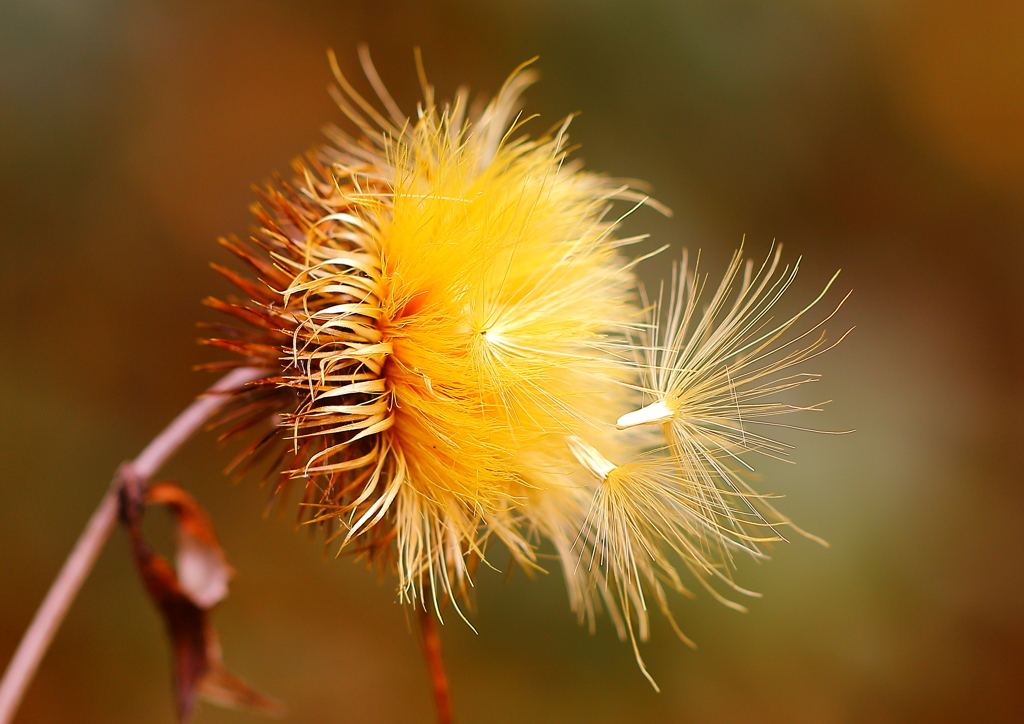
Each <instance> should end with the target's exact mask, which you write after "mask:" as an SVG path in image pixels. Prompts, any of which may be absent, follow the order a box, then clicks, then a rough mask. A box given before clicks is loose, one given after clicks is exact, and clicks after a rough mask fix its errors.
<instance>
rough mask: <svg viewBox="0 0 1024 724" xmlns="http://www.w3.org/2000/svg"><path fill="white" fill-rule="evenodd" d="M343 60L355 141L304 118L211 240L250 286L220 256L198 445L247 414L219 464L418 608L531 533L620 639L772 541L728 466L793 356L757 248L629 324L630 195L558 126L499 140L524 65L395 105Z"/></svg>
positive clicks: (519, 122)
mask: <svg viewBox="0 0 1024 724" xmlns="http://www.w3.org/2000/svg"><path fill="white" fill-rule="evenodd" d="M363 61H364V69H365V70H366V73H367V77H368V79H369V81H370V83H371V85H372V86H373V87H374V90H375V92H376V94H377V96H378V104H376V105H375V104H374V103H370V102H369V101H367V100H365V99H364V98H363V97H362V96H360V95H359V94H358V93H357V92H356V91H355V89H354V88H353V87H352V86H351V85H350V84H349V83H348V81H347V80H346V79H345V78H344V76H343V75H342V74H341V72H340V70H338V68H337V65H336V64H335V65H334V69H335V75H336V77H337V79H338V82H339V85H340V86H341V89H340V90H339V91H337V92H336V100H337V102H338V104H339V106H340V107H341V109H342V111H343V112H344V113H345V115H346V116H348V118H349V120H350V121H351V123H352V124H353V125H354V126H355V128H356V129H357V134H356V136H351V135H349V134H347V133H345V132H344V131H342V130H340V129H331V130H330V131H329V132H328V133H329V136H330V138H331V140H332V145H330V146H329V147H326V148H324V149H321V150H320V151H319V152H317V153H315V154H312V155H310V156H309V158H307V159H306V160H304V161H302V162H299V163H297V165H296V172H297V177H296V180H295V181H294V182H293V183H291V184H285V183H283V182H279V183H277V184H276V185H274V186H271V187H270V188H268V189H267V190H266V191H265V192H263V204H262V205H259V206H256V207H254V213H255V215H256V218H257V220H258V223H259V226H260V229H259V231H258V233H257V234H256V235H255V236H254V237H253V238H252V239H251V240H250V241H249V242H241V241H239V240H237V239H227V240H224V243H225V245H226V246H227V247H228V248H229V249H231V250H232V251H234V252H235V253H236V254H237V255H238V256H240V257H241V258H242V259H244V260H245V261H246V262H247V263H248V264H249V265H250V266H251V267H252V268H253V269H254V270H255V273H256V277H257V279H256V280H253V279H250V278H248V277H246V276H243V275H240V274H237V273H235V272H233V271H230V270H226V269H222V270H221V271H222V272H223V273H224V274H225V275H227V276H228V278H230V279H231V280H232V281H233V282H234V283H235V284H236V285H237V286H238V287H239V288H240V289H241V290H242V292H243V294H244V298H243V299H241V300H237V301H231V302H222V301H218V300H210V301H209V304H211V305H212V306H214V307H216V308H218V309H220V310H222V311H224V312H227V313H229V314H231V315H233V316H234V317H235V318H236V319H237V320H239V321H241V322H243V323H244V325H245V327H244V329H236V328H234V327H230V326H224V327H219V328H218V332H219V335H217V336H215V337H214V338H213V339H211V340H209V342H210V343H212V344H215V345H218V346H221V347H225V348H228V349H230V350H232V351H235V352H238V353H240V354H241V355H242V356H243V358H244V359H242V360H239V361H237V362H227V363H219V364H218V365H214V366H221V367H224V366H231V365H233V364H234V365H241V364H247V365H253V364H255V365H260V366H262V367H264V368H266V369H267V370H268V373H267V375H266V377H265V378H264V379H262V380H260V381H259V382H258V383H256V384H254V385H250V386H249V387H247V388H245V389H244V390H240V391H239V393H238V395H237V396H236V404H235V406H234V408H233V409H232V411H231V413H229V416H228V418H226V420H225V422H227V423H230V426H229V427H228V428H227V430H226V432H225V435H235V434H238V433H240V432H242V431H243V430H247V429H248V428H250V427H254V426H258V425H260V424H263V423H264V422H265V421H266V420H268V419H269V420H271V421H272V422H273V425H272V426H271V429H270V430H269V431H268V432H266V433H264V434H263V435H262V436H259V437H256V439H254V440H253V441H252V442H251V444H250V445H249V446H248V447H247V448H246V449H245V450H243V452H242V454H241V455H240V456H239V458H238V461H237V462H238V464H239V465H240V467H241V468H242V469H247V468H250V467H252V466H253V465H254V464H257V462H260V461H262V462H263V463H265V464H267V465H268V466H269V468H270V469H271V470H274V471H276V473H275V474H276V478H275V484H274V486H273V487H274V491H275V492H277V491H278V490H280V489H282V488H284V487H285V486H286V485H288V484H289V483H290V482H291V481H299V482H300V483H301V487H302V490H303V499H302V506H301V508H300V509H301V511H302V515H303V517H304V518H305V519H306V520H308V521H312V522H317V523H319V524H321V525H323V526H324V527H325V528H326V529H327V530H328V540H334V539H336V538H339V537H340V542H341V544H342V547H347V548H348V549H352V550H355V551H357V552H359V553H362V554H364V555H366V556H367V557H368V558H369V559H370V561H371V562H376V563H378V564H379V565H381V566H383V567H386V568H390V569H392V570H394V571H396V572H397V575H398V593H399V597H400V598H401V599H403V600H407V601H411V602H413V603H416V604H418V605H424V606H427V605H430V606H432V607H433V608H434V609H435V610H436V611H437V613H438V615H440V612H441V606H442V604H443V603H444V602H446V601H450V602H452V603H454V604H455V605H456V606H457V605H458V604H457V600H458V599H459V598H460V595H464V594H465V592H466V587H467V584H469V583H470V576H471V575H472V572H473V570H474V567H475V565H476V564H477V563H478V562H479V561H480V560H483V559H484V557H485V549H486V547H487V545H488V544H489V543H490V542H491V541H492V540H493V541H495V542H500V543H502V544H504V545H505V546H506V547H507V548H508V549H509V550H510V551H511V553H512V556H513V558H514V559H515V560H516V561H517V562H518V563H519V564H520V565H521V566H523V567H525V568H527V569H529V568H535V567H538V558H537V548H538V546H539V545H540V542H541V541H542V540H544V539H546V540H548V541H550V544H551V545H553V546H554V548H555V551H556V553H557V554H558V556H559V558H560V559H561V562H562V566H563V569H564V573H565V577H566V582H567V584H568V588H569V592H570V599H571V603H572V605H573V608H574V609H575V610H576V611H577V613H578V614H579V616H580V618H581V620H583V619H589V621H590V622H591V625H593V616H594V614H595V612H596V611H597V610H598V609H599V608H600V606H601V604H602V603H603V604H605V605H606V606H607V607H608V609H609V611H610V613H611V615H612V618H613V620H614V621H615V623H616V626H617V627H618V629H619V632H620V635H622V636H623V637H625V636H626V635H627V634H628V635H629V636H630V637H631V638H632V640H633V642H634V647H635V645H636V636H635V634H634V626H637V627H638V631H639V635H640V638H645V637H646V633H647V629H648V620H647V613H646V611H647V601H648V598H650V597H653V600H654V601H656V602H657V605H658V606H659V608H660V609H661V610H662V611H663V612H665V613H666V614H668V604H667V594H666V590H665V589H666V588H670V589H675V590H678V591H684V590H685V589H684V588H683V583H682V580H681V578H680V576H679V574H678V572H677V568H678V567H680V566H682V567H683V568H686V569H688V570H689V571H691V572H692V573H693V574H695V575H696V578H697V579H698V580H699V581H701V583H702V584H704V585H706V586H707V587H708V588H709V590H711V591H712V592H714V591H715V589H714V588H713V587H711V586H710V585H708V582H707V580H706V579H708V578H718V579H720V580H721V581H724V582H725V583H726V584H728V585H732V582H731V578H730V575H729V570H730V566H731V562H732V556H733V554H734V553H735V552H737V551H744V552H747V553H751V554H753V555H761V553H760V551H759V549H758V544H759V543H763V542H764V541H766V540H775V539H778V535H777V533H776V532H775V530H776V528H775V527H776V526H778V525H782V524H784V523H785V522H786V521H785V519H784V518H782V517H781V516H780V515H778V514H777V513H776V512H775V511H774V509H772V508H770V507H767V506H766V505H765V504H763V502H761V501H760V499H759V498H757V496H755V495H754V494H753V492H752V491H750V490H749V489H748V488H746V487H745V484H744V483H743V481H742V474H741V472H740V471H739V469H738V468H737V467H736V465H735V464H734V463H735V462H737V461H738V460H739V453H741V452H743V451H744V450H747V449H754V450H758V451H761V452H768V453H776V452H779V450H781V448H780V447H779V445H780V444H779V443H774V442H773V441H772V440H771V439H770V438H768V437H764V436H759V435H758V434H755V433H754V432H753V431H748V422H749V421H752V420H760V419H761V418H764V417H767V416H770V415H773V414H776V413H778V412H782V411H786V410H788V409H792V408H786V407H785V406H782V405H779V404H778V403H775V402H765V401H763V400H765V399H766V398H768V397H770V396H773V395H774V394H775V393H777V392H781V391H783V390H785V389H787V388H789V387H792V386H794V385H795V384H798V383H799V382H798V381H797V380H798V379H801V378H790V377H782V378H781V379H778V375H777V374H776V373H778V372H780V371H783V370H787V369H788V368H789V367H791V366H793V365H795V364H797V363H798V362H803V361H805V360H806V359H807V358H809V357H810V356H813V354H815V353H816V351H818V350H819V347H820V345H819V346H816V345H817V343H814V344H811V345H805V344H803V343H802V342H801V339H802V338H801V337H797V338H796V339H795V340H792V341H790V342H783V341H782V340H783V338H784V337H785V336H786V333H787V332H788V331H789V329H790V327H791V326H792V325H793V324H794V323H795V322H796V321H797V319H798V318H799V315H798V316H797V317H796V318H794V319H792V320H790V321H789V322H788V323H786V324H784V325H781V326H779V325H776V326H775V327H774V328H772V329H768V328H766V327H765V325H766V324H767V322H766V319H767V310H769V309H771V307H772V306H773V305H774V304H775V302H776V301H777V300H778V296H779V295H780V294H781V292H782V291H784V289H785V286H787V285H788V281H784V282H783V283H781V285H780V283H779V282H770V281H769V279H771V278H772V276H773V275H774V273H775V266H776V265H777V263H778V255H777V254H776V255H775V257H773V261H770V263H769V267H768V268H767V269H766V270H765V269H763V270H762V273H761V274H759V275H757V276H753V277H752V276H751V274H750V270H749V269H750V268H749V267H747V272H745V276H744V278H743V281H742V283H741V284H740V286H739V288H738V293H736V294H733V285H734V283H735V280H736V277H737V273H738V272H737V270H738V269H739V268H740V266H742V264H741V262H740V260H739V256H737V259H736V260H735V261H734V264H733V266H732V267H730V270H729V272H728V274H727V276H726V281H725V282H724V283H723V286H722V288H720V289H719V291H718V292H717V293H716V294H715V295H714V297H713V298H712V300H711V301H710V302H709V303H708V305H707V308H706V309H705V310H704V311H699V309H698V299H699V298H700V293H699V290H700V288H701V287H702V283H698V282H697V281H696V277H694V276H693V275H692V274H690V273H688V272H687V271H686V268H685V266H684V267H683V269H682V271H681V272H679V274H678V275H677V280H676V284H675V286H674V287H673V290H672V292H671V293H670V300H669V303H668V305H667V308H666V309H667V311H666V312H665V313H662V311H660V310H661V309H662V306H663V305H653V307H652V306H651V305H646V306H647V307H648V311H649V312H650V311H651V309H653V312H652V314H653V316H652V317H651V318H650V319H648V320H647V321H646V322H645V318H644V307H645V305H644V304H643V303H642V302H641V295H640V294H638V293H637V291H636V280H635V278H634V274H633V266H634V265H635V263H636V262H635V261H630V260H628V259H626V258H624V257H623V256H622V255H621V249H622V247H623V246H624V245H626V244H628V243H629V242H632V241H635V240H636V239H622V238H619V237H618V236H617V235H616V230H617V227H618V222H619V220H620V219H621V217H622V215H623V214H624V213H628V211H629V210H630V209H631V208H635V207H636V206H638V205H643V204H647V205H654V206H656V204H653V202H650V201H649V200H648V199H647V198H646V197H645V196H643V195H642V194H640V193H639V192H638V191H636V190H635V189H633V188H631V187H630V186H629V185H628V184H624V183H621V182H618V181H615V180H612V179H608V178H604V177H601V176H597V175H594V174H592V173H588V172H586V171H584V170H583V169H582V167H581V166H580V165H579V164H578V163H577V162H574V161H572V160H571V159H569V158H568V154H567V150H566V143H567V135H566V132H567V127H568V121H566V122H564V123H562V124H560V125H558V126H556V127H554V128H553V129H552V130H551V131H549V132H547V133H543V134H541V135H539V136H538V137H530V136H528V135H527V134H526V133H525V132H524V130H523V129H522V128H521V127H522V126H523V124H524V123H525V121H524V120H523V118H522V117H521V116H520V115H518V108H519V98H520V94H521V93H522V91H523V89H524V88H526V87H527V86H528V85H529V84H530V83H531V82H532V81H533V76H532V74H531V73H530V72H529V71H528V70H525V69H524V68H522V67H521V68H519V69H517V70H516V72H514V73H513V74H512V76H511V77H510V78H509V79H508V81H506V83H505V85H504V86H503V87H502V89H501V90H500V91H499V93H498V94H497V95H496V96H495V97H494V99H493V100H491V101H490V103H488V104H486V105H485V106H484V107H483V108H482V109H481V110H479V111H478V112H470V111H469V110H468V109H467V94H466V92H465V91H460V92H459V94H457V96H456V97H455V99H454V101H452V102H451V103H449V104H445V105H438V104H437V103H436V102H435V99H434V94H433V89H432V88H431V87H430V86H428V85H427V84H426V83H425V81H424V82H423V102H422V104H421V105H420V106H419V107H418V109H417V113H416V115H415V116H414V117H411V118H410V117H406V116H405V115H403V114H402V113H401V111H400V110H399V108H398V106H397V105H396V104H395V102H394V101H393V100H392V99H391V97H390V96H389V95H388V93H387V91H386V90H385V89H384V87H383V85H382V84H381V82H380V80H379V78H378V77H377V74H376V71H375V70H374V69H373V66H372V65H371V64H370V63H369V60H368V57H367V56H366V55H365V52H364V51H363ZM332 63H333V56H332ZM422 77H423V74H422V70H421V79H422ZM378 105H379V106H380V107H382V108H383V109H384V110H383V111H381V110H378ZM616 202H625V203H620V204H619V206H620V207H621V208H620V209H619V210H618V211H616V210H614V206H615V204H616ZM738 265H739V266H738ZM794 273H795V270H794ZM787 278H788V277H787ZM729 299H734V301H731V302H729V301H728V300H729ZM765 300H768V301H765ZM649 316H650V315H649ZM770 326H771V325H769V327H770ZM787 345H795V346H792V347H791V348H793V349H795V350H797V351H794V352H791V353H784V356H783V357H782V361H776V362H774V363H768V364H765V363H763V360H765V359H766V355H770V354H772V353H775V352H777V351H778V350H780V349H785V348H786V346H787ZM770 380H773V381H770ZM644 395H646V396H647V400H646V402H647V403H648V404H646V406H645V404H644V403H645V400H644ZM616 421H617V424H616ZM627 428H629V429H627ZM659 432H660V433H663V437H660V436H659V435H658V433H659ZM645 451H646V452H645ZM637 456H639V457H637ZM611 460H626V461H627V462H626V463H624V464H621V465H620V464H617V463H612V462H610V461H611ZM751 511H753V512H751ZM759 526H760V527H759ZM764 528H766V529H767V530H764ZM715 595H716V596H717V595H719V594H717V593H715ZM638 660H639V655H638ZM641 666H642V664H641ZM644 671H645V674H646V670H644Z"/></svg>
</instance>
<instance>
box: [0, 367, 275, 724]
mask: <svg viewBox="0 0 1024 724" xmlns="http://www.w3.org/2000/svg"><path fill="white" fill-rule="evenodd" d="M265 374H266V370H260V369H255V368H252V367H242V368H239V369H237V370H234V371H233V372H231V373H229V374H227V375H225V376H224V377H223V378H221V379H220V381H218V382H217V383H216V384H215V385H213V387H211V388H210V389H209V390H207V391H206V394H204V395H202V396H200V397H198V398H196V400H195V401H194V402H193V403H192V404H191V405H189V406H188V407H187V408H185V409H184V410H183V411H182V412H181V414H179V415H178V416H177V417H176V418H174V420H173V421H171V424H170V425H168V426H167V427H165V428H164V429H163V431H162V432H161V433H160V434H159V435H157V436H156V437H155V438H153V440H152V441H151V442H150V443H149V445H147V446H146V447H145V449H144V450H143V451H142V452H141V453H139V456H138V457H137V458H135V460H133V461H132V462H130V463H127V465H128V466H130V467H131V470H132V472H133V473H134V474H135V476H136V478H137V479H138V480H139V481H140V482H145V481H146V480H148V479H149V478H150V477H152V476H153V475H154V474H155V473H156V471H157V470H159V469H160V467H161V466H162V465H163V464H164V463H165V462H166V461H167V459H168V458H170V457H171V456H172V455H173V454H174V453H175V452H177V450H178V448H180V447H181V445H182V444H183V443H184V442H185V441H186V440H188V438H189V437H191V435H192V433H194V432H195V431H196V430H197V429H199V428H200V427H201V426H202V425H203V423H205V422H206V421H207V420H209V419H210V417H211V416H212V415H213V414H214V413H216V412H217V410H219V409H220V408H221V407H222V406H223V405H224V403H225V401H226V397H225V396H224V395H220V394H217V393H222V392H226V391H228V390H233V389H236V388H238V387H241V386H242V385H244V384H246V383H247V382H252V381H253V380H257V379H259V378H260V377H263V376H264V375H265ZM120 482H121V478H120V476H118V478H115V480H114V484H113V485H111V487H110V489H109V490H108V491H107V494H106V495H104V496H103V500H101V501H100V504H99V507H98V508H96V512H94V513H93V514H92V517H91V518H90V519H89V522H88V523H87V524H86V526H85V530H83V531H82V535H81V536H79V538H78V542H77V543H75V547H74V548H73V549H72V550H71V553H70V555H68V558H67V560H66V561H64V566H63V567H62V568H61V569H60V573H58V574H57V578H56V579H55V580H54V582H53V584H52V585H51V586H50V590H49V591H48V592H47V594H46V598H44V599H43V602H42V604H40V606H39V610H38V611H36V615H35V618H33V619H32V623H31V624H30V625H29V627H28V630H27V631H25V635H24V636H23V637H22V639H21V643H20V644H18V650H17V651H15V652H14V657H13V658H12V659H11V663H10V664H8V666H7V671H6V672H5V673H4V678H3V681H2V682H0V724H9V722H10V721H11V719H13V718H14V714H15V712H16V711H17V710H18V705H19V704H20V703H21V699H22V697H23V696H24V695H25V691H26V689H28V685H29V684H30V683H31V682H32V677H33V676H35V673H36V670H37V669H38V668H39V663H40V662H41V661H42V659H43V655H44V654H45V653H46V650H47V648H49V646H50V642H51V641H53V636H54V634H56V633H57V629H58V628H59V627H60V624H61V622H62V621H63V620H64V616H65V615H66V614H67V612H68V608H70V606H71V602H72V601H74V600H75V596H76V595H78V590H79V589H80V588H81V587H82V583H83V582H84V581H85V579H86V577H87V576H88V575H89V572H90V571H91V570H92V567H93V565H94V564H95V563H96V558H97V557H98V556H99V554H100V551H101V550H102V549H103V545H104V543H106V541H107V538H109V537H110V532H111V531H112V530H113V528H114V524H115V523H116V522H117V511H118V489H119V487H120V485H119V484H120Z"/></svg>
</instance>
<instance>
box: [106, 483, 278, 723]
mask: <svg viewBox="0 0 1024 724" xmlns="http://www.w3.org/2000/svg"><path fill="white" fill-rule="evenodd" d="M121 475H122V480H123V481H124V484H123V486H122V494H121V520H122V523H123V524H124V527H125V530H126V531H127V533H128V540H129V542H130V544H131V550H132V557H133V559H134V560H135V566H136V568H137V569H138V571H139V575H140V577H141V578H142V582H143V584H144V585H145V587H146V592H147V593H148V594H149V597H150V599H151V600H152V601H153V603H154V604H155V605H156V607H157V609H158V610H159V611H160V614H161V616H162V617H163V620H164V624H165V626H166V627H167V632H168V634H169V636H170V638H171V646H172V649H173V653H174V684H175V694H176V703H177V710H178V721H180V722H186V721H188V719H189V717H190V716H191V714H192V710H193V709H194V707H195V701H196V696H197V695H201V696H203V698H205V699H207V700H208V701H210V702H211V703H214V704H219V705H221V706H230V707H237V708H242V709H248V710H250V711H256V712H260V713H264V714H270V715H280V714H282V713H283V711H284V708H283V706H282V705H281V704H279V703H278V702H275V701H273V700H271V699H268V698H266V697H264V696H263V695H261V694H259V693H258V692H256V691H254V690H253V689H252V688H251V687H249V685H248V684H246V683H245V682H244V681H242V680H241V679H239V678H238V677H236V676H235V675H234V674H231V673H230V672H229V671H227V669H225V668H224V664H223V663H222V661H221V650H220V645H219V643H218V641H217V636H216V633H215V632H214V630H213V628H212V627H211V626H210V621H209V611H210V609H211V608H212V607H213V606H215V605H216V604H217V603H219V602H220V601H222V600H223V599H224V598H225V596H227V593H228V581H229V580H230V579H231V576H232V575H233V574H234V570H233V569H232V568H231V566H230V564H228V561H227V556H225V555H224V550H223V549H222V548H221V547H220V544H219V543H218V542H217V537H216V535H215V534H214V532H213V525H212V524H211V522H210V519H209V516H207V515H206V512H205V511H204V510H203V509H202V508H201V507H200V506H199V504H198V503H197V502H196V501H195V499H194V498H193V497H192V496H191V495H189V494H188V493H186V492H185V491H184V490H182V489H181V488H180V487H178V486H177V485H175V484H173V483H166V482H162V483H156V484H154V485H152V486H151V487H150V488H149V490H148V491H147V492H146V493H145V494H144V495H143V493H142V486H141V484H140V482H139V481H138V480H137V479H135V478H134V477H133V476H132V474H131V472H130V469H129V468H128V467H127V466H126V467H125V468H124V469H123V470H122V473H121ZM152 504H159V505H166V506H168V507H170V508H171V510H172V511H173V513H174V516H175V523H176V527H177V533H178V551H177V556H176V560H177V571H175V569H174V568H173V567H172V566H171V564H170V563H169V562H168V561H167V559H166V558H164V557H163V556H161V555H159V554H158V553H155V552H154V551H153V549H152V548H151V547H150V546H149V544H148V543H147V542H146V540H145V538H144V536H143V534H142V517H143V513H144V511H145V507H146V506H147V505H152Z"/></svg>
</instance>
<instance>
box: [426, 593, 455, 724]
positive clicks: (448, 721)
mask: <svg viewBox="0 0 1024 724" xmlns="http://www.w3.org/2000/svg"><path fill="white" fill-rule="evenodd" d="M418 610H419V617H420V641H421V643H422V644H423V657H424V658H425V659H426V660H427V666H428V667H429V668H430V683H431V685H432V687H433V689H434V705H435V706H436V707H437V724H452V700H451V695H450V694H449V693H448V675H447V674H445V671H444V660H443V659H442V658H441V636H440V635H439V634H438V632H437V621H436V620H435V619H434V615H433V614H432V613H431V612H430V611H428V610H425V609H422V608H420V609H418Z"/></svg>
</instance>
